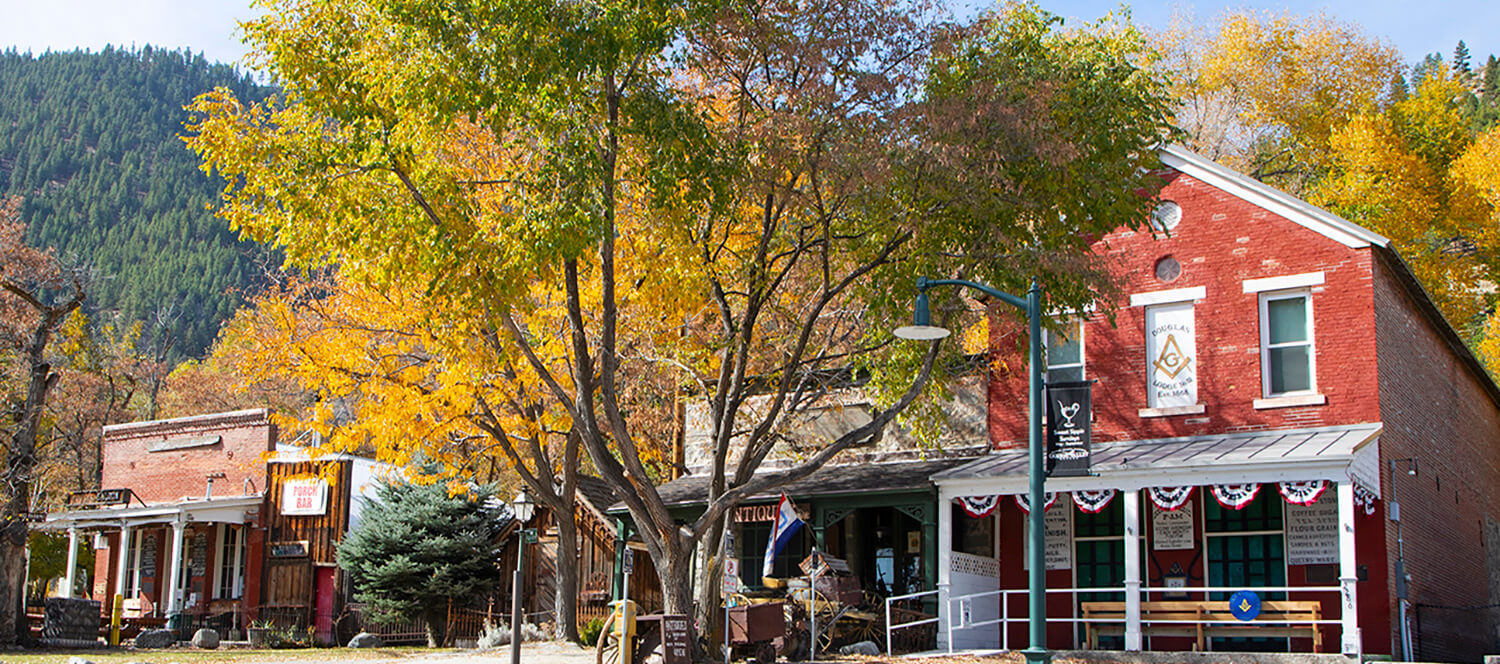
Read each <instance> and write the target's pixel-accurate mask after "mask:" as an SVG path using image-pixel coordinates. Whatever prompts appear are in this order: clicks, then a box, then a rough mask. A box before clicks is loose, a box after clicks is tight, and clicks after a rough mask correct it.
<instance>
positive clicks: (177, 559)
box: [166, 515, 187, 616]
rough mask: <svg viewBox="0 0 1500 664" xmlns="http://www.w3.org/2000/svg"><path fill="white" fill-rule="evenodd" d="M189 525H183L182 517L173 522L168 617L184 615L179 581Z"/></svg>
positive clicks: (168, 579) (167, 584) (168, 585)
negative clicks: (184, 543)
mask: <svg viewBox="0 0 1500 664" xmlns="http://www.w3.org/2000/svg"><path fill="white" fill-rule="evenodd" d="M186 530H187V524H186V523H183V521H182V516H181V515H178V517H177V520H176V521H173V522H172V557H171V558H170V560H171V561H172V564H171V565H168V566H167V567H168V570H169V571H168V572H167V583H166V587H167V593H168V594H167V615H168V616H171V615H176V614H178V613H182V588H181V587H179V586H178V580H179V579H180V577H181V576H182V540H183V535H184V532H185V531H186Z"/></svg>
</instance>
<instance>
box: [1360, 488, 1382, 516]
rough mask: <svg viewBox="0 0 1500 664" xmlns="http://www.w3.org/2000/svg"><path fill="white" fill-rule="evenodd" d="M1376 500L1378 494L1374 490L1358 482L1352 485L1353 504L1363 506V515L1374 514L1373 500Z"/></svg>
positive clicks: (1378, 498) (1378, 497)
mask: <svg viewBox="0 0 1500 664" xmlns="http://www.w3.org/2000/svg"><path fill="white" fill-rule="evenodd" d="M1377 500H1380V496H1377V495H1375V493H1374V492H1372V491H1369V490H1367V489H1365V488H1364V487H1362V486H1360V485H1358V484H1356V485H1354V506H1355V507H1362V508H1364V510H1365V516H1370V515H1373V514H1375V501H1377Z"/></svg>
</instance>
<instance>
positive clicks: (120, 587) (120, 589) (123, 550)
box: [115, 521, 130, 597]
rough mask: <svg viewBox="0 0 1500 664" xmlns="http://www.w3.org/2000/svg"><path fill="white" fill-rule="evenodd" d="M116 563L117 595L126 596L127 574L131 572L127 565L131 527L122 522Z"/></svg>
mask: <svg viewBox="0 0 1500 664" xmlns="http://www.w3.org/2000/svg"><path fill="white" fill-rule="evenodd" d="M116 557H117V558H118V560H116V561H115V594H116V595H119V596H120V597H124V596H125V574H126V572H128V571H129V569H130V568H129V567H128V566H127V565H126V563H128V562H129V561H130V525H129V524H127V523H125V522H123V521H121V522H120V552H119V553H118V554H117V555H116Z"/></svg>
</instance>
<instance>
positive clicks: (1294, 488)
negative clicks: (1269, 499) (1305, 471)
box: [1277, 480, 1328, 505]
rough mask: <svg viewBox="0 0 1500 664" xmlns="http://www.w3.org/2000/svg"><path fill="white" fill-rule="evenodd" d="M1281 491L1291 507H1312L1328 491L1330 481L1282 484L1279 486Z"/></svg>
mask: <svg viewBox="0 0 1500 664" xmlns="http://www.w3.org/2000/svg"><path fill="white" fill-rule="evenodd" d="M1277 488H1279V489H1280V490H1281V497H1282V498H1285V499H1286V502H1287V503H1288V504H1291V505H1311V504H1313V503H1316V502H1318V497H1319V496H1322V495H1323V492H1324V491H1327V490H1328V480H1309V481H1307V482H1281V483H1279V484H1277Z"/></svg>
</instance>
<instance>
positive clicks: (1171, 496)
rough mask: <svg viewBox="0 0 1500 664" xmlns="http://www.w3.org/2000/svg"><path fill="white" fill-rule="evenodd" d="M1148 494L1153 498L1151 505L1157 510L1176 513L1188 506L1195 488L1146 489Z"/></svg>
mask: <svg viewBox="0 0 1500 664" xmlns="http://www.w3.org/2000/svg"><path fill="white" fill-rule="evenodd" d="M1146 494H1147V495H1149V496H1151V504H1152V505H1155V506H1156V508H1157V509H1159V510H1163V511H1167V512H1175V511H1177V510H1179V509H1181V508H1182V506H1183V505H1186V504H1187V501H1188V499H1189V498H1192V497H1193V487H1190V486H1154V487H1151V488H1149V489H1146Z"/></svg>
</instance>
